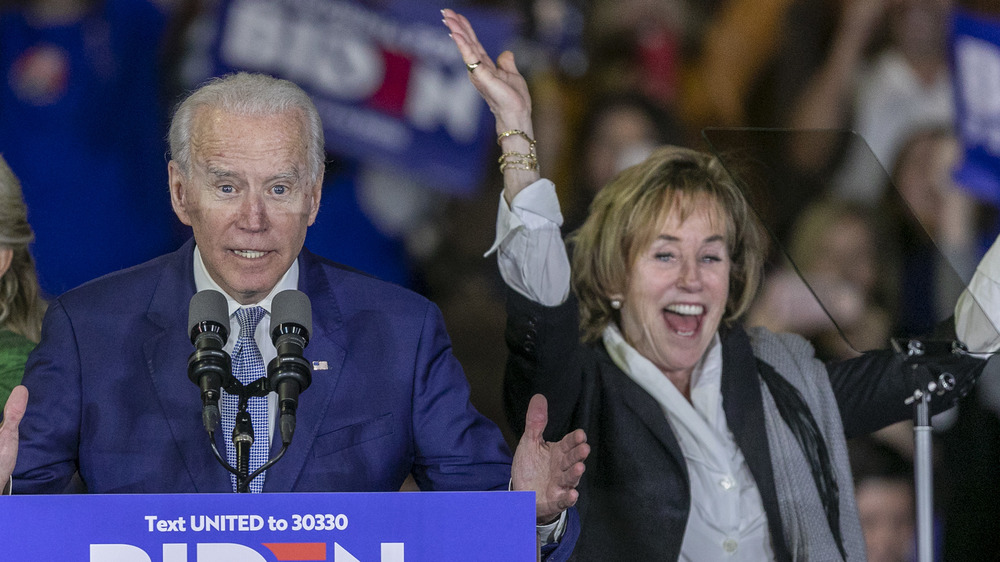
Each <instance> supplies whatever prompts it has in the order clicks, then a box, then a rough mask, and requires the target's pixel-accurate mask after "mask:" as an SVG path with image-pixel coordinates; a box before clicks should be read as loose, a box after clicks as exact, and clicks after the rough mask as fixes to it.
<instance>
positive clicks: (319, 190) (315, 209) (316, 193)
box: [309, 170, 323, 226]
mask: <svg viewBox="0 0 1000 562" xmlns="http://www.w3.org/2000/svg"><path fill="white" fill-rule="evenodd" d="M322 196H323V170H320V171H319V177H317V178H316V184H315V185H314V186H312V205H311V206H310V208H309V226H312V224H313V223H314V222H316V215H317V214H318V213H319V200H320V198H321V197H322Z"/></svg>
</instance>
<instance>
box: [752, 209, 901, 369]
mask: <svg viewBox="0 0 1000 562" xmlns="http://www.w3.org/2000/svg"><path fill="white" fill-rule="evenodd" d="M884 243H885V237H884V236H881V235H880V231H879V228H878V223H877V222H876V220H875V216H874V214H873V212H872V210H871V209H869V208H867V207H865V206H863V205H861V204H858V203H854V202H851V201H845V200H842V199H837V198H825V199H822V200H818V201H816V202H814V203H812V204H811V205H810V206H808V207H807V208H806V209H805V210H804V211H803V212H802V214H801V215H799V217H798V219H797V220H796V221H795V223H794V225H793V227H792V230H791V233H790V237H789V239H788V241H787V247H788V252H789V255H790V256H791V259H792V261H793V262H794V263H795V265H796V266H797V267H798V269H799V271H800V272H801V273H802V275H803V276H804V277H805V279H806V280H807V281H808V282H809V284H810V287H811V288H812V290H813V291H815V292H816V295H817V297H819V300H820V302H822V303H823V305H824V306H826V307H827V309H828V310H829V311H830V313H831V314H832V315H833V318H834V320H836V321H837V323H838V325H839V327H840V329H841V330H843V332H844V336H846V338H847V341H844V338H843V337H842V336H841V334H840V332H838V331H837V329H836V328H835V327H834V326H833V324H831V323H830V319H829V318H828V317H827V315H826V312H824V311H823V310H822V309H820V308H819V306H818V303H817V302H816V298H815V297H813V295H812V294H811V293H810V292H809V291H808V290H807V289H806V286H805V284H804V283H803V282H802V280H801V279H800V278H799V276H798V274H796V273H795V272H793V271H791V270H789V269H780V270H778V271H775V272H772V273H770V274H768V276H767V278H766V280H765V282H764V286H763V291H762V292H761V296H760V298H759V299H758V300H757V302H755V303H754V306H753V308H752V309H751V312H750V313H749V316H748V319H747V324H748V325H751V326H754V325H758V326H764V327H766V328H768V329H770V330H772V331H775V332H794V333H798V334H801V335H802V336H804V337H806V338H808V339H810V340H811V341H812V343H813V345H814V346H815V347H816V355H817V356H818V357H819V358H821V359H824V360H834V359H846V358H848V357H855V356H857V355H858V352H859V351H866V350H870V349H879V348H882V347H885V346H886V345H887V344H888V341H889V334H890V329H891V328H892V325H893V311H894V310H895V308H894V306H893V302H892V299H893V295H894V294H895V292H894V289H893V282H892V280H893V279H895V276H894V274H893V266H892V263H891V260H888V256H891V255H892V254H891V253H889V252H887V251H885V249H884V248H882V247H881V245H882V244H884Z"/></svg>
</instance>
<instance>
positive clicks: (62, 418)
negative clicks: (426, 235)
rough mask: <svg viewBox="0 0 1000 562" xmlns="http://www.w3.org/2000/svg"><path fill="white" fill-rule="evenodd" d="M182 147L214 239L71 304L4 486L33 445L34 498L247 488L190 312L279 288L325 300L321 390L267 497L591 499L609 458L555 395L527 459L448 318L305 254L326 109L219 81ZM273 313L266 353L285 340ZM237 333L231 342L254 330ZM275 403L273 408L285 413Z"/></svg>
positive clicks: (316, 355) (538, 411)
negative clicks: (212, 437)
mask: <svg viewBox="0 0 1000 562" xmlns="http://www.w3.org/2000/svg"><path fill="white" fill-rule="evenodd" d="M170 145H171V146H170V151H171V157H172V160H171V161H170V162H169V165H168V168H169V170H168V171H169V187H170V194H171V200H172V203H173V208H174V211H175V213H176V214H177V216H178V217H179V218H180V220H181V221H182V222H184V223H185V224H189V225H191V227H192V229H193V233H194V239H193V240H191V241H189V242H188V243H186V244H185V245H184V246H182V247H181V248H180V249H179V250H177V251H176V252H173V253H171V254H167V255H164V256H161V257H159V258H156V259H154V260H152V261H149V262H146V263H144V264H141V265H138V266H135V267H133V268H130V269H127V270H124V271H121V272H118V273H114V274H111V275H108V276H105V277H102V278H99V279H97V280H95V281H93V282H90V283H87V284H84V285H82V286H81V287H79V288H77V289H74V290H72V291H69V292H67V293H65V294H64V295H63V296H61V297H59V298H58V299H56V300H55V301H54V302H53V303H52V304H51V306H50V308H49V310H48V312H47V314H46V318H45V321H44V324H43V331H42V339H41V342H40V344H39V345H38V347H37V348H36V349H35V351H34V352H33V353H32V355H31V356H30V358H29V360H28V365H27V368H26V375H25V378H24V386H26V387H27V389H28V390H29V391H30V400H29V401H28V402H27V408H26V411H25V413H24V418H23V421H22V422H21V423H20V432H19V435H20V446H19V448H16V447H12V442H15V443H16V441H15V440H16V438H17V436H16V435H13V436H12V435H11V432H12V431H11V430H12V427H16V425H17V424H16V421H17V419H16V418H17V414H18V413H19V412H20V410H21V408H22V407H23V401H24V394H25V393H24V392H23V390H21V389H18V390H16V391H15V393H14V394H12V397H11V400H10V403H9V404H8V408H7V409H8V410H9V412H8V413H7V415H6V416H5V417H7V420H6V421H5V423H4V427H3V428H2V429H0V485H2V484H4V483H6V482H7V481H8V476H9V473H4V469H5V467H7V466H9V465H11V464H12V462H11V458H10V457H9V451H10V450H11V449H12V448H14V449H17V458H16V470H14V474H13V490H14V492H15V493H57V492H60V491H62V490H63V489H64V488H65V487H66V486H67V483H69V482H70V479H71V478H72V477H73V474H74V473H75V472H77V471H79V475H80V478H81V480H82V481H83V484H84V485H86V487H87V490H88V491H89V492H92V493H168V492H226V491H232V490H233V487H232V484H231V482H230V476H229V474H228V473H227V472H226V471H225V470H223V468H222V467H220V466H219V464H218V462H217V461H216V459H215V458H214V457H213V455H212V452H211V449H210V447H209V443H207V439H206V435H205V430H204V428H203V426H202V424H201V402H200V399H199V392H198V388H197V387H196V386H195V385H193V384H192V383H191V382H190V381H189V380H188V378H187V376H186V369H187V359H188V356H189V355H190V353H191V351H192V350H193V348H192V346H191V342H190V340H189V339H188V338H189V336H188V334H187V305H188V302H189V300H190V299H191V297H192V295H194V293H195V292H196V291H197V290H201V289H206V288H215V289H218V290H221V291H222V292H223V293H225V294H226V295H227V299H228V301H229V308H230V313H231V314H232V313H233V312H234V311H235V310H236V309H238V308H240V307H243V306H247V305H260V306H263V307H264V308H265V309H269V307H270V302H271V298H272V296H273V295H274V294H276V293H277V292H279V291H281V290H283V289H288V288H298V289H299V290H301V291H303V292H304V293H305V294H306V295H308V296H309V298H310V300H311V303H312V310H313V333H312V337H311V339H310V342H309V345H308V347H307V349H306V355H307V357H308V358H309V360H311V361H312V362H313V374H312V385H311V386H310V387H309V388H308V389H307V390H306V391H305V392H303V394H302V395H301V397H300V401H299V407H298V423H297V429H296V433H295V439H294V441H293V442H292V444H291V446H290V447H289V450H288V452H287V453H286V455H285V456H284V458H282V459H281V460H280V461H279V462H278V463H277V464H275V465H274V466H272V467H271V468H269V469H268V470H267V471H266V473H265V474H264V475H263V476H264V477H265V480H264V483H263V491H265V492H266V491H271V492H287V491H325V492H330V491H395V490H398V489H399V487H400V485H401V484H402V483H403V481H404V479H405V478H406V477H407V475H408V474H411V473H412V474H413V476H414V478H415V480H416V482H417V484H418V485H419V486H420V487H421V489H425V490H489V489H506V488H507V486H508V483H509V482H510V483H511V485H512V486H513V488H514V489H526V490H529V489H530V490H535V491H536V492H537V496H536V500H537V516H538V520H539V523H549V522H551V521H552V520H553V519H555V518H556V517H557V516H559V515H560V514H561V513H562V512H563V510H564V509H565V508H567V507H569V506H570V505H572V504H573V503H574V502H575V500H576V491H575V489H574V487H575V485H576V483H577V482H578V481H579V478H580V476H581V475H582V472H583V463H582V461H583V459H584V458H585V457H586V456H587V454H588V453H589V446H588V445H587V444H586V442H585V440H586V437H585V436H584V435H583V432H582V431H575V432H571V433H570V434H568V435H567V437H566V438H564V439H563V440H562V441H560V442H558V443H546V442H544V441H542V439H541V430H542V429H543V428H544V425H545V421H546V411H545V404H544V399H542V398H541V397H539V400H538V401H537V402H536V403H535V406H536V407H535V409H534V410H533V411H532V412H529V414H528V419H527V422H528V424H529V425H530V426H533V427H537V428H538V430H539V431H538V432H537V434H536V435H535V437H534V438H533V439H528V440H522V441H521V443H520V445H519V447H518V449H517V454H516V455H515V457H514V459H513V469H512V466H511V462H512V461H511V456H510V453H509V451H508V449H507V447H506V445H505V443H504V441H503V438H502V436H501V434H500V431H499V430H498V428H497V427H496V426H495V425H494V424H493V423H492V422H490V421H489V420H487V419H486V418H484V417H483V416H482V415H480V414H479V413H478V412H476V411H475V409H474V408H473V407H472V406H471V404H470V403H469V390H468V384H467V381H466V380H465V377H464V374H463V372H462V369H461V366H460V365H459V364H458V362H457V360H456V359H455V358H454V356H453V355H452V354H451V350H450V343H449V340H448V337H447V334H446V332H445V327H444V323H443V321H442V318H441V314H440V312H439V311H438V309H437V308H436V307H435V306H434V305H433V304H432V303H430V302H428V301H427V300H426V299H424V298H422V297H420V296H417V295H415V294H414V293H412V292H409V291H407V290H405V289H402V288H400V287H397V286H394V285H391V284H388V283H384V282H381V281H378V280H376V279H373V278H371V277H368V276H366V275H363V274H361V273H358V272H356V271H353V270H350V269H348V268H346V267H344V266H340V265H338V264H335V263H333V262H330V261H328V260H325V259H323V258H321V257H319V256H316V255H314V254H312V253H310V252H309V251H308V250H306V249H304V248H303V241H304V239H305V236H306V229H307V228H308V226H309V225H311V224H312V222H313V220H314V218H315V216H316V212H317V210H318V207H319V202H320V194H321V185H322V177H323V154H324V153H323V133H322V125H321V123H320V120H319V116H318V114H317V113H316V109H315V107H314V106H313V105H312V103H311V101H310V100H309V98H308V96H307V95H306V94H305V93H304V92H303V91H302V90H301V89H300V88H298V87H297V86H296V85H294V84H292V83H291V82H288V81H284V80H277V79H274V78H271V77H269V76H265V75H259V74H247V73H239V74H235V75H230V76H227V77H224V78H221V79H215V80H213V81H211V82H209V83H208V84H207V85H205V86H202V87H201V88H199V89H198V90H196V91H195V92H194V93H193V94H192V95H191V96H189V97H188V98H187V99H186V100H185V101H184V102H182V103H181V105H180V106H179V107H178V109H177V111H176V113H175V116H174V118H173V121H172V123H171V130H170ZM233 322H235V320H234V321H233ZM261 324H262V326H258V328H257V331H256V337H255V339H256V341H257V342H258V345H259V346H260V348H261V350H262V354H263V358H264V361H265V363H266V362H267V361H269V360H270V358H271V357H274V355H275V350H274V349H273V346H272V345H271V343H270V338H269V337H268V333H269V332H268V327H267V324H268V321H267V319H266V318H265V320H263V321H262V322H261ZM230 333H231V335H230V338H229V343H228V347H229V348H230V349H231V346H232V345H233V342H234V340H235V339H236V338H237V335H238V333H239V329H238V326H235V324H234V329H232V330H231V332H230ZM274 409H275V405H274V400H273V399H272V401H271V404H270V411H271V419H272V420H273V419H274V414H273V412H274ZM269 427H270V428H272V429H271V431H270V433H271V434H272V437H273V434H274V433H275V431H273V427H274V423H273V421H272V422H271V423H269ZM219 433H221V432H219ZM216 437H217V440H218V446H219V448H220V450H222V449H223V448H224V446H223V443H222V438H223V436H222V435H216ZM257 437H258V439H260V437H261V436H260V435H259V434H258V436H257ZM275 441H277V442H278V443H277V444H280V439H272V441H271V442H272V453H273V451H275V450H276V449H275V447H274V445H275ZM550 467H551V468H550ZM570 548H572V546H571V545H570Z"/></svg>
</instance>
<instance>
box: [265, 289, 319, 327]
mask: <svg viewBox="0 0 1000 562" xmlns="http://www.w3.org/2000/svg"><path fill="white" fill-rule="evenodd" d="M285 323H291V324H298V325H299V326H302V327H303V328H305V329H306V332H308V333H312V329H313V320H312V304H310V303H309V297H307V296H306V294H305V293H303V292H302V291H296V290H295V289H289V290H287V291H281V292H280V293H278V294H277V295H274V300H272V301H271V328H272V329H274V328H275V327H277V326H280V325H281V324H285Z"/></svg>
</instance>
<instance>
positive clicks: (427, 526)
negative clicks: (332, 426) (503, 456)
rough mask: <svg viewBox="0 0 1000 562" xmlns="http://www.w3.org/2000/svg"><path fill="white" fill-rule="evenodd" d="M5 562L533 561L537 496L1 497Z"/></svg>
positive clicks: (222, 495) (458, 494)
mask: <svg viewBox="0 0 1000 562" xmlns="http://www.w3.org/2000/svg"><path fill="white" fill-rule="evenodd" d="M0 499H2V501H0V522H2V523H0V529H2V532H0V536H2V539H0V545H2V546H0V551H2V553H3V555H2V558H3V559H4V560H74V561H77V560H81V561H90V562H237V561H239V562H274V561H304V560H330V561H335V562H404V561H406V562H415V561H440V560H473V561H475V560H483V561H486V560H504V561H518V560H524V561H529V560H535V559H536V547H535V521H534V519H535V500H534V494H533V493H531V492H395V493H315V494H163V495H141V494H137V495H126V494H122V495H87V494H81V495H50V496H11V497H6V498H0Z"/></svg>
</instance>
